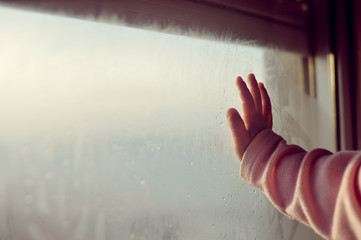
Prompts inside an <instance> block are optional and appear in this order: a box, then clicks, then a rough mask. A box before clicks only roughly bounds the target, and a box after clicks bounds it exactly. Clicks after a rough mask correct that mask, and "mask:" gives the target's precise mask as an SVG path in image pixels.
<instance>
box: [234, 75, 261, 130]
mask: <svg viewBox="0 0 361 240" xmlns="http://www.w3.org/2000/svg"><path fill="white" fill-rule="evenodd" d="M237 87H238V89H239V92H240V96H241V100H242V112H243V119H244V122H245V124H246V126H247V128H249V126H250V125H251V123H252V121H253V120H255V119H256V117H257V111H256V108H255V105H254V99H253V96H252V94H251V93H250V91H249V90H248V87H247V85H246V83H245V82H244V81H243V79H242V78H241V77H238V78H237Z"/></svg>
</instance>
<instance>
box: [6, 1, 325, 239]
mask: <svg viewBox="0 0 361 240" xmlns="http://www.w3.org/2000/svg"><path fill="white" fill-rule="evenodd" d="M0 29H1V31H0V43H1V44H0V52H1V54H0V119H1V120H0V133H1V134H0V159H1V160H0V161H1V165H2V167H1V168H0V239H34V240H35V239H36V240H43V239H59V240H60V239H69V240H70V239H86V240H91V239H97V240H98V239H187V240H191V239H290V238H292V239H318V237H317V236H316V235H315V234H314V233H313V231H312V230H309V229H307V228H306V227H304V226H303V225H301V224H298V223H296V222H293V221H290V220H288V219H287V218H286V217H284V216H282V215H281V214H279V213H278V212H277V211H276V210H275V209H274V207H273V206H271V204H269V202H268V200H267V199H265V197H263V194H262V193H260V192H258V191H256V190H254V189H253V188H252V187H249V186H248V185H247V184H246V183H244V182H243V181H242V180H240V179H239V176H238V173H239V170H238V169H239V161H238V160H237V159H236V157H235V155H234V154H233V149H232V142H231V136H230V132H229V130H228V128H227V125H226V117H225V112H226V110H227V108H229V107H238V108H239V107H240V101H239V98H238V92H237V90H236V88H235V85H234V80H235V77H236V76H237V75H241V76H244V77H245V76H246V74H248V73H250V72H253V73H255V74H256V76H257V78H258V79H260V80H261V81H264V82H265V84H266V86H268V87H269V88H270V89H271V91H270V92H271V93H272V94H275V93H276V92H277V87H276V86H273V85H271V84H269V85H267V84H268V83H267V79H269V78H271V77H269V76H267V73H269V72H270V71H271V70H272V69H271V70H270V69H268V67H266V66H268V65H267V63H266V62H265V61H266V60H265V56H266V54H268V52H269V51H270V52H271V53H272V52H273V51H272V50H265V49H261V48H257V47H254V46H245V45H242V44H241V43H233V44H231V43H226V42H222V41H221V40H217V41H216V40H213V41H212V40H202V39H196V38H189V37H183V36H177V35H169V34H163V33H158V32H151V31H144V30H139V29H132V28H127V27H121V26H115V25H107V24H101V23H96V22H90V21H82V20H76V19H70V18H62V17H55V16H50V15H45V14H38V13H30V12H25V11H18V10H12V9H7V8H1V9H0ZM271 55H272V54H271ZM290 55H291V58H292V59H293V60H294V61H296V62H297V61H298V59H299V57H300V56H298V55H295V54H290ZM267 56H269V54H268V55H267ZM274 67H282V66H281V63H279V66H274ZM293 67H295V66H293ZM296 67H297V66H296ZM294 75H295V76H294V78H295V79H298V77H299V76H298V75H297V73H295V74H294ZM277 86H279V85H277ZM274 97H275V98H277V96H274ZM277 103H280V104H281V103H282V101H276V106H274V107H275V109H280V106H278V105H277ZM276 111H277V110H276Z"/></svg>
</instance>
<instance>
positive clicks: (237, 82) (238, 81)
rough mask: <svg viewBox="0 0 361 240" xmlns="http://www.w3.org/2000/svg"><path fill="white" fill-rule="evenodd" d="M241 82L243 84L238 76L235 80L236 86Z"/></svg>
mask: <svg viewBox="0 0 361 240" xmlns="http://www.w3.org/2000/svg"><path fill="white" fill-rule="evenodd" d="M241 82H243V78H242V77H240V76H238V77H237V78H236V85H237V86H239V84H240V83H241Z"/></svg>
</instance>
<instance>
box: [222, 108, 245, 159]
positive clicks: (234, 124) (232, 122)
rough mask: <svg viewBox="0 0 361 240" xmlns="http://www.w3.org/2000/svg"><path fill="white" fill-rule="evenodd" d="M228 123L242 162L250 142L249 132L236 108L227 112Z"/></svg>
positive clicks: (235, 148)
mask: <svg viewBox="0 0 361 240" xmlns="http://www.w3.org/2000/svg"><path fill="white" fill-rule="evenodd" d="M227 121H228V126H229V128H230V129H231V132H232V137H233V144H234V150H235V152H236V154H237V156H238V158H239V159H240V160H242V156H243V153H244V151H245V150H246V147H247V146H248V144H249V142H250V137H249V134H248V131H247V129H246V127H245V125H244V122H243V119H242V117H241V116H240V115H239V113H238V111H237V110H236V109H234V108H230V109H229V110H228V111H227Z"/></svg>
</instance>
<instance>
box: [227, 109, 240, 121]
mask: <svg viewBox="0 0 361 240" xmlns="http://www.w3.org/2000/svg"><path fill="white" fill-rule="evenodd" d="M237 115H239V113H238V111H237V109H235V108H230V109H228V111H227V118H228V119H229V120H230V119H232V118H233V117H234V116H237Z"/></svg>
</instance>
